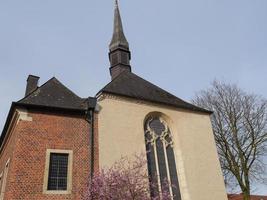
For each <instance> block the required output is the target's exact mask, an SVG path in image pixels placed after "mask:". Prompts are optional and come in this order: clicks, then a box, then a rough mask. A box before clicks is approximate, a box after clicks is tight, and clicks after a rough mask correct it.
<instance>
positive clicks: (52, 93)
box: [18, 78, 87, 110]
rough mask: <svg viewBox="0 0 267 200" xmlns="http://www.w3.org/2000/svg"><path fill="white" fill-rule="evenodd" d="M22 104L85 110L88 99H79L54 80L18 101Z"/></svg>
mask: <svg viewBox="0 0 267 200" xmlns="http://www.w3.org/2000/svg"><path fill="white" fill-rule="evenodd" d="M18 103H20V104H26V105H35V106H44V107H54V108H66V109H76V110H85V109H86V108H87V101H86V99H83V98H80V97H78V96H77V95H76V94H74V93H73V92H72V91H71V90H69V89H68V88H67V87H65V86H64V85H63V84H62V83H61V82H60V81H58V80H57V79H56V78H52V79H50V80H49V81H47V82H46V83H45V84H43V85H42V86H41V87H38V88H37V89H36V90H34V91H33V92H31V93H30V94H29V95H27V96H26V97H24V98H23V99H21V100H20V101H18Z"/></svg>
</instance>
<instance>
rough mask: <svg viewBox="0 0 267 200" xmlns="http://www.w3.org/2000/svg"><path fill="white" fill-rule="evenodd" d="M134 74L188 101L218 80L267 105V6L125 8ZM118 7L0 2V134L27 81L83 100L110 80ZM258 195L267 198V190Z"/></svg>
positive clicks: (188, 3) (149, 1)
mask: <svg viewBox="0 0 267 200" xmlns="http://www.w3.org/2000/svg"><path fill="white" fill-rule="evenodd" d="M120 7H121V14H122V17H123V23H124V29H125V34H126V37H127V38H128V41H129V43H130V48H131V51H132V62H131V64H132V69H133V71H134V72H135V73H137V74H138V75H140V76H142V77H143V78H145V79H147V80H149V81H151V82H153V83H155V84H157V85H159V86H161V87H162V88H164V89H166V90H168V91H170V92H172V93H173V94H175V95H177V96H179V97H181V98H183V99H185V100H190V99H191V98H193V96H194V94H195V93H196V92H197V91H199V90H201V89H205V88H207V87H208V86H209V85H210V83H211V82H212V81H213V80H214V79H215V78H216V79H218V80H223V81H226V82H231V83H237V84H238V85H239V86H240V87H241V88H243V89H244V90H246V91H248V92H252V93H255V94H259V95H262V96H263V97H265V98H267V89H266V85H267V84H266V74H267V1H266V0H168V1H159V0H145V1H144V0H135V1H125V0H121V2H120ZM112 23H113V1H112V0H110V1H106V0H105V1H101V0H100V1H88V0H87V1H85V0H77V1H73V0H72V1H71V0H56V1H55V0H46V1H43V0H42V1H41V0H24V1H21V0H9V1H0V25H1V26H0V27H1V28H0V92H1V94H2V95H1V98H0V105H1V106H0V129H2V127H3V124H4V122H5V119H6V115H7V112H8V110H9V107H10V104H11V102H12V101H16V100H18V99H20V98H22V97H23V95H24V92H25V84H26V79H27V76H28V74H34V75H38V76H40V77H41V80H40V83H44V82H45V81H47V80H48V79H50V78H51V77H53V76H56V77H57V78H58V79H59V80H60V81H62V82H63V83H64V84H65V85H66V86H68V87H69V88H70V89H72V90H73V91H75V92H76V93H77V94H78V95H79V96H81V97H87V96H94V95H95V94H96V93H97V91H98V90H100V88H101V87H103V86H104V85H105V84H106V83H108V81H109V80H110V76H109V71H108V67H109V61H108V44H109V42H110V39H111V35H112ZM257 188H258V189H255V190H254V193H262V194H266V191H267V189H266V188H267V186H265V189H264V186H257Z"/></svg>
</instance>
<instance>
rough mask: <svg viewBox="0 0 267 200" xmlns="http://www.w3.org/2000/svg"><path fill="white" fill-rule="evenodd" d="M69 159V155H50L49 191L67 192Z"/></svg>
mask: <svg viewBox="0 0 267 200" xmlns="http://www.w3.org/2000/svg"><path fill="white" fill-rule="evenodd" d="M68 157H69V155H68V154H60V153H51V154H50V163H49V175H48V186H47V190H67V181H68Z"/></svg>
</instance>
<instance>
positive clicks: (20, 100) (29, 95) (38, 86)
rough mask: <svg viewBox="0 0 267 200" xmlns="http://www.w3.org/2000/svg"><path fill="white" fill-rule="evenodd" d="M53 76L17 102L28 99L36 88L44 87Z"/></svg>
mask: <svg viewBox="0 0 267 200" xmlns="http://www.w3.org/2000/svg"><path fill="white" fill-rule="evenodd" d="M53 78H55V77H52V78H50V79H49V80H48V81H46V82H45V83H43V84H42V85H41V86H38V87H37V88H36V89H35V90H33V91H32V92H30V93H29V94H27V95H26V96H25V97H23V98H22V99H20V100H18V101H17V102H20V101H23V100H24V99H26V98H27V97H29V96H31V95H32V94H33V93H34V92H35V91H36V90H38V89H39V88H41V87H43V86H44V85H46V84H47V83H48V82H49V81H51V80H52V79H53Z"/></svg>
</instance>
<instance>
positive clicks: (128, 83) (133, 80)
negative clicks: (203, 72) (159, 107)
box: [97, 71, 212, 114]
mask: <svg viewBox="0 0 267 200" xmlns="http://www.w3.org/2000/svg"><path fill="white" fill-rule="evenodd" d="M101 93H110V94H115V95H120V96H125V97H130V98H135V99H139V100H144V101H149V102H154V103H159V104H165V105H168V106H173V107H177V108H183V109H187V110H192V111H198V112H204V113H208V114H211V113H212V112H211V111H208V110H205V109H202V108H199V107H197V106H194V105H192V104H190V103H187V102H185V101H183V100H182V99H180V98H178V97H176V96H174V95H172V94H170V93H168V92H167V91H165V90H163V89H161V88H159V87H158V86H156V85H154V84H152V83H150V82H148V81H146V80H144V79H142V78H141V77H139V76H137V75H136V74H134V73H132V72H127V71H125V72H123V73H121V74H120V75H119V76H118V77H116V78H115V79H113V80H112V81H111V82H110V83H109V84H107V85H106V86H105V87H104V88H103V89H102V90H100V91H99V92H98V94H97V96H98V95H99V94H101Z"/></svg>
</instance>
